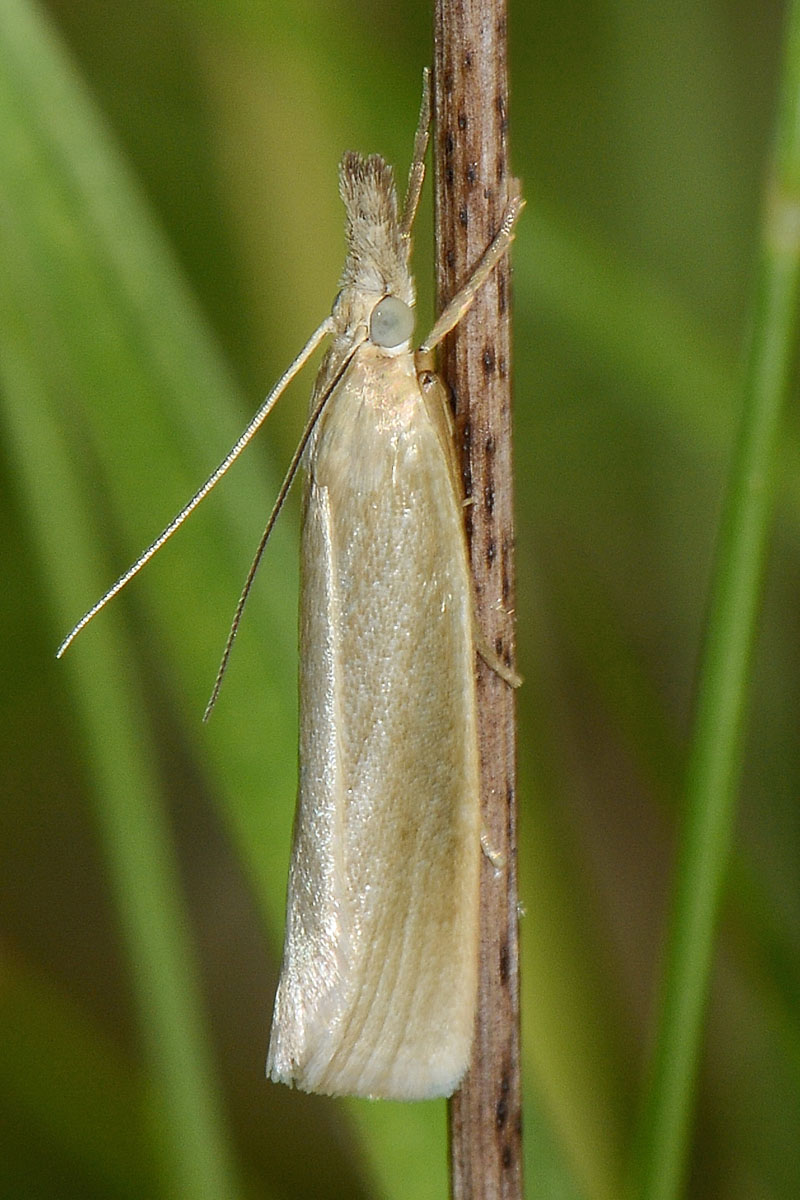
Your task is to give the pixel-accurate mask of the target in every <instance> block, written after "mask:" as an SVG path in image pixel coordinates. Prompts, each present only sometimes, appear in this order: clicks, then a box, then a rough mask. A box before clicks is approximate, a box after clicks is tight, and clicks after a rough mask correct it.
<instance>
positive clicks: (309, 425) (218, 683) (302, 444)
mask: <svg viewBox="0 0 800 1200" xmlns="http://www.w3.org/2000/svg"><path fill="white" fill-rule="evenodd" d="M365 340H366V339H365V337H363V336H362V337H360V338H359V339H358V341H357V342H356V343H355V345H354V346H353V347H352V349H351V350H350V352H349V353H348V355H347V357H346V358H345V360H344V362H343V363H342V365H341V366H340V367H339V370H338V371H337V372H336V374H335V375H334V377H333V379H332V380H331V382H330V383H329V384H328V386H327V387H326V388H325V391H324V392H323V393H322V395H321V397H320V399H319V400H318V401H317V403H316V404H315V405H314V409H313V411H312V413H311V416H310V417H309V418H308V420H307V422H306V426H305V429H304V430H303V432H302V435H301V437H300V441H299V442H298V444H297V449H296V450H295V452H294V454H293V455H292V461H291V462H290V463H289V469H288V470H287V472H286V474H285V476H284V478H283V483H282V484H281V487H280V491H279V492H278V496H277V498H276V500H275V503H274V504H273V506H272V512H271V513H270V514H269V520H268V521H267V525H266V528H265V530H264V532H263V533H262V535H261V540H260V542H259V543H258V547H257V549H256V552H255V554H254V555H253V561H252V562H251V564H250V570H249V571H248V572H247V578H246V579H245V581H244V587H243V588H242V594H241V596H240V597H239V602H238V604H237V605H236V611H235V612H234V614H233V620H232V621H231V627H230V631H229V633H228V638H227V641H226V642H225V649H224V650H223V651H222V658H221V660H220V664H219V670H218V671H217V677H216V679H215V680H214V686H213V688H212V689H211V696H210V697H209V701H208V704H207V705H206V710H205V712H204V713H203V720H204V721H207V720H208V718H209V717H210V716H211V713H212V711H213V709H214V705H215V704H216V703H217V697H218V696H219V693H220V688H221V687H222V680H223V678H224V676H225V672H226V671H227V669H228V661H229V659H230V656H231V651H232V650H233V643H234V641H235V640H236V634H237V633H238V632H239V625H240V624H241V621H242V613H243V612H244V606H245V604H246V603H247V597H248V596H249V595H250V589H251V588H252V586H253V580H254V579H255V577H256V571H257V570H258V568H259V565H260V563H261V558H262V556H263V554H264V551H265V549H266V546H267V542H268V541H269V537H270V534H271V533H272V530H273V528H274V526H275V522H276V521H277V519H278V514H279V513H280V511H281V509H282V508H283V502H284V500H285V499H286V497H287V496H288V494H289V488H290V487H291V486H292V483H293V482H294V477H295V475H296V474H297V468H298V467H299V466H300V460H301V458H302V457H303V454H304V453H305V448H306V446H307V445H308V440H309V438H310V437H311V434H312V433H313V432H314V427H315V426H316V424H317V421H318V420H319V418H320V417H321V415H322V410H323V409H324V407H325V405H326V404H327V403H328V400H329V399H330V396H331V393H332V392H333V391H334V389H335V388H336V387H337V385H338V384H339V382H340V380H341V378H342V376H343V375H344V373H345V371H346V370H347V368H348V366H349V365H350V361H351V359H352V357H353V355H354V354H355V352H356V350H357V349H358V347H359V346H360V345H361V344H362V342H364V341H365Z"/></svg>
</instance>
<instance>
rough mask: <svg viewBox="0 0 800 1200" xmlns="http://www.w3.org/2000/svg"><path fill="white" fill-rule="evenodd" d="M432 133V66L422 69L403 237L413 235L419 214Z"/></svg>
mask: <svg viewBox="0 0 800 1200" xmlns="http://www.w3.org/2000/svg"><path fill="white" fill-rule="evenodd" d="M430 134H431V72H430V67H423V70H422V100H421V101H420V106H419V120H418V121H417V132H416V133H415V134H414V151H413V154H412V156H411V166H410V167H409V170H408V183H407V184H406V197H405V200H404V201H403V215H402V216H401V218H400V232H401V234H402V235H403V237H410V236H411V226H412V225H413V224H414V217H415V216H416V215H417V205H418V204H419V198H420V194H421V192H422V185H423V183H424V182H425V154H426V152H427V149H428V141H429V139H430Z"/></svg>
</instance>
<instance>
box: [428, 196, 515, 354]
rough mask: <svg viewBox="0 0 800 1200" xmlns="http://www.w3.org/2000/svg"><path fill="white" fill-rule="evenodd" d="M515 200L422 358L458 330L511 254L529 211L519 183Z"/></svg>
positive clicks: (441, 316)
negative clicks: (521, 218)
mask: <svg viewBox="0 0 800 1200" xmlns="http://www.w3.org/2000/svg"><path fill="white" fill-rule="evenodd" d="M509 191H510V193H511V197H510V199H509V201H508V204H507V206H506V211H505V212H504V213H503V219H502V221H501V222H500V228H499V229H498V231H497V233H496V234H495V236H494V237H493V238H492V240H491V242H490V243H489V245H488V246H487V248H486V250H484V252H483V255H482V256H481V258H480V259H479V261H478V265H477V266H476V267H475V269H474V271H473V272H472V274H471V275H470V277H469V279H468V280H467V282H466V283H465V284H464V286H463V287H462V288H459V290H458V291H457V292H456V294H455V296H453V298H452V300H451V301H450V302H449V304H447V305H446V306H445V308H444V311H443V312H441V313H440V314H439V317H438V320H437V321H436V323H435V324H434V326H433V329H432V330H431V331H430V333H429V334H428V336H427V337H426V339H425V341H424V342H423V343H422V345H421V346H420V348H419V353H420V354H427V353H428V351H430V350H433V348H434V346H437V345H438V344H439V342H440V341H441V340H442V338H443V337H444V336H445V335H446V334H448V333H449V332H450V330H451V329H454V328H455V326H456V325H457V324H458V322H459V321H460V320H461V318H462V317H463V316H464V313H466V312H467V311H468V309H469V308H470V306H471V305H472V302H473V300H474V299H475V297H476V295H477V294H478V292H479V291H480V289H481V287H482V286H483V284H484V283H485V282H486V280H487V278H488V277H489V275H490V274H491V273H492V271H493V270H494V268H495V267H496V266H497V264H498V262H499V261H500V259H501V258H502V257H503V255H504V254H505V252H506V250H508V248H509V246H510V245H511V243H512V242H513V240H514V232H515V230H514V227H515V225H516V223H517V221H518V219H519V215H520V213H521V212H522V210H523V208H524V207H525V201H524V200H523V198H522V196H521V194H520V191H519V182H518V180H516V179H515V180H512V181H511V186H510V187H509Z"/></svg>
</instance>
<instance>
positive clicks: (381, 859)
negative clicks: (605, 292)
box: [268, 347, 480, 1099]
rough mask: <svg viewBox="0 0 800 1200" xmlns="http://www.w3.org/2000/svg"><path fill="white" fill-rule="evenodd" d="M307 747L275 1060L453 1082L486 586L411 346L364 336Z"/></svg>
mask: <svg viewBox="0 0 800 1200" xmlns="http://www.w3.org/2000/svg"><path fill="white" fill-rule="evenodd" d="M302 562H303V583H302V602H301V603H302V608H301V630H302V633H303V637H304V646H303V657H304V664H303V667H302V673H301V695H300V725H301V728H300V745H301V763H303V764H304V765H303V767H302V769H301V770H302V773H301V779H300V794H299V799H298V813H297V818H296V826H295V843H294V850H293V859H292V867H291V872H290V882H289V896H288V913H287V934H286V945H285V949H284V961H283V966H282V970H281V979H280V983H279V988H278V996H277V999H276V1009H275V1018H274V1021H273V1031H272V1038H271V1045H270V1059H269V1064H268V1066H269V1069H270V1072H271V1074H272V1075H273V1077H274V1078H278V1079H281V1080H283V1081H285V1082H294V1083H296V1084H297V1085H298V1086H299V1087H302V1088H304V1089H306V1090H309V1091H321V1092H330V1093H339V1094H340V1093H345V1094H353V1095H371V1096H383V1097H395V1098H401V1099H403V1098H405V1099H414V1098H423V1097H427V1096H436V1095H447V1094H449V1093H450V1092H451V1091H453V1090H454V1088H455V1087H456V1086H457V1084H458V1082H459V1081H460V1079H461V1076H462V1075H463V1072H464V1070H465V1069H466V1065H467V1061H468V1057H469V1049H470V1044H471V1040H472V1033H473V1022H474V1008H475V992H476V971H477V966H476V964H477V902H478V869H479V857H480V855H479V811H478V760H477V743H476V722H475V685H474V666H475V664H474V650H473V639H472V601H471V592H470V581H469V575H468V570H467V562H466V550H465V542H464V534H463V527H462V512H461V505H460V502H459V499H458V497H457V495H456V493H455V491H454V488H453V481H452V476H451V474H450V468H449V466H448V463H447V459H446V456H445V454H444V452H443V449H442V444H441V439H440V436H439V433H438V432H437V430H436V428H435V427H434V424H433V423H432V421H431V419H430V416H429V414H428V412H427V410H426V406H425V404H424V402H423V399H422V396H421V394H420V390H419V386H418V383H417V379H416V375H415V372H414V367H413V360H412V357H411V355H401V356H398V357H397V358H394V359H387V358H386V357H384V356H381V355H379V354H378V352H377V351H375V350H374V349H373V348H372V347H365V348H364V350H362V351H359V353H358V355H357V357H356V359H355V360H354V362H353V364H352V366H351V368H350V369H349V371H348V373H347V375H346V376H345V378H344V380H343V381H342V383H341V384H340V385H339V387H338V388H337V390H336V392H335V393H334V394H333V396H332V397H331V400H330V402H329V405H328V408H327V409H326V412H325V414H324V416H323V418H322V421H321V424H320V429H319V433H318V435H317V438H316V441H315V444H314V446H313V449H312V453H311V459H310V466H309V480H308V488H307V495H306V517H305V523H304V534H303V551H302Z"/></svg>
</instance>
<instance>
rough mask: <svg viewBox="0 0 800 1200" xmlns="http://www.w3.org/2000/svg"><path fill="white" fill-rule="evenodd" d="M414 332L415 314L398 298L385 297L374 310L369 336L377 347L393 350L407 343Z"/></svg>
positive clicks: (370, 321)
mask: <svg viewBox="0 0 800 1200" xmlns="http://www.w3.org/2000/svg"><path fill="white" fill-rule="evenodd" d="M413 332H414V314H413V312H412V311H411V309H410V308H409V307H408V305H407V304H404V303H403V301H402V300H398V299H397V297H396V296H384V297H383V299H382V300H380V301H379V302H378V303H377V304H376V305H375V307H374V308H373V310H372V316H371V317H370V320H369V336H370V339H371V341H372V342H374V344H375V345H376V346H385V347H386V348H387V349H391V348H392V347H393V346H400V345H402V343H403V342H407V341H408V339H409V338H410V337H411V334H412V333H413Z"/></svg>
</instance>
